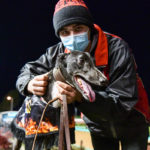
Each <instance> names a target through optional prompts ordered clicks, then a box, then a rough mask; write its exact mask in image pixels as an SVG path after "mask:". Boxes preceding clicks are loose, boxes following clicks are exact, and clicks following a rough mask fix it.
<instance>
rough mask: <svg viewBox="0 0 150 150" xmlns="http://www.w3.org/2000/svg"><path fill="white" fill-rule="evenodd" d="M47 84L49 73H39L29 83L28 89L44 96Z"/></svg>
mask: <svg viewBox="0 0 150 150" xmlns="http://www.w3.org/2000/svg"><path fill="white" fill-rule="evenodd" d="M47 85H48V74H47V73H46V74H42V75H38V76H35V77H34V78H33V79H32V80H31V81H30V82H29V83H28V86H27V91H28V92H29V93H32V94H35V95H39V96H43V95H44V94H45V92H46V89H47Z"/></svg>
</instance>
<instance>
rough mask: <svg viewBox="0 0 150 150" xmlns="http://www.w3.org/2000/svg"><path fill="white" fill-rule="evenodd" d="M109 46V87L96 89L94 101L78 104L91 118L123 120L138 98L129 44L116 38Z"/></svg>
mask: <svg viewBox="0 0 150 150" xmlns="http://www.w3.org/2000/svg"><path fill="white" fill-rule="evenodd" d="M110 48H112V49H113V50H112V51H111V52H110V55H109V85H108V87H107V88H106V89H105V90H101V89H100V88H99V87H97V88H96V89H95V93H96V101H95V102H93V103H89V102H83V103H81V104H79V105H78V108H79V110H80V111H81V112H83V113H84V114H85V115H86V116H87V117H89V119H91V120H93V121H95V120H97V119H103V120H116V119H117V120H119V119H124V118H126V117H127V116H128V113H129V112H130V111H131V110H132V108H133V107H134V105H135V104H136V103H137V100H138V98H137V97H138V94H137V83H136V70H135V64H134V60H133V56H132V54H131V52H130V50H129V47H128V45H127V44H126V43H125V42H124V41H122V40H118V41H116V43H115V44H114V43H113V46H112V47H110Z"/></svg>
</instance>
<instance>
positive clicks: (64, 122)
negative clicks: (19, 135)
mask: <svg viewBox="0 0 150 150" xmlns="http://www.w3.org/2000/svg"><path fill="white" fill-rule="evenodd" d="M56 100H59V98H57V97H56V98H54V99H52V100H50V101H49V102H48V103H47V104H46V106H45V108H44V110H43V113H42V116H41V119H40V122H39V125H38V128H37V130H36V133H35V137H34V141H33V145H32V150H34V147H35V142H36V139H37V135H38V131H39V128H40V125H41V122H42V120H43V117H44V114H45V111H46V109H47V107H48V105H49V104H51V103H52V102H54V101H56ZM62 100H63V101H62V104H61V110H60V128H59V142H58V149H59V150H63V148H64V143H63V142H64V129H65V137H66V144H67V150H71V142H70V131H69V119H68V107H67V99H66V95H62Z"/></svg>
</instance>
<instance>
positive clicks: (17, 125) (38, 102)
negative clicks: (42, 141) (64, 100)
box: [12, 95, 75, 140]
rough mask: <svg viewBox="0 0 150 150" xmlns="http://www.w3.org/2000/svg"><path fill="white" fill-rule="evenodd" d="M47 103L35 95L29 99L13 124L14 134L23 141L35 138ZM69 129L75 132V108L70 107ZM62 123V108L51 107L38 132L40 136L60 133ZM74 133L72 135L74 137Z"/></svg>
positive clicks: (46, 112)
mask: <svg viewBox="0 0 150 150" xmlns="http://www.w3.org/2000/svg"><path fill="white" fill-rule="evenodd" d="M46 104H47V102H46V101H44V99H42V98H41V97H38V96H35V95H33V96H32V97H27V98H26V99H25V100H24V103H23V105H22V107H21V108H20V110H19V111H18V114H17V115H16V117H15V119H14V120H13V123H12V130H13V131H12V132H13V133H14V134H15V135H16V136H17V138H20V139H21V140H22V139H24V138H28V137H30V138H31V137H34V136H35V134H36V132H37V128H38V125H39V122H40V119H41V116H42V113H43V110H44V108H45V106H46ZM68 115H69V116H68V117H69V128H70V130H72V129H73V130H72V131H74V127H75V122H74V108H73V105H71V104H70V105H68ZM59 123H60V108H54V107H52V106H51V105H49V106H48V107H47V109H46V111H45V114H44V117H43V120H42V122H41V124H40V128H39V130H38V136H47V135H49V134H55V133H58V129H59ZM73 135H74V133H71V136H73Z"/></svg>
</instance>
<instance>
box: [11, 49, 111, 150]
mask: <svg viewBox="0 0 150 150" xmlns="http://www.w3.org/2000/svg"><path fill="white" fill-rule="evenodd" d="M48 76H49V84H48V87H47V92H46V94H45V95H44V96H43V97H38V96H35V95H33V96H31V97H28V98H26V99H25V101H24V104H23V105H22V107H21V109H20V110H19V112H18V115H17V116H16V118H15V119H14V120H13V122H12V132H13V133H14V135H16V137H18V141H17V143H18V144H16V146H15V148H14V149H15V150H19V149H20V145H21V143H22V141H25V146H26V150H31V149H32V143H33V138H34V135H35V132H34V130H35V129H34V128H35V127H37V124H38V123H39V120H40V116H41V112H42V111H43V109H44V107H45V105H46V104H47V102H48V101H49V100H51V99H53V98H55V97H57V95H56V90H57V89H56V85H55V84H56V81H62V82H65V83H67V84H69V85H71V86H72V87H74V88H75V89H76V90H78V91H79V92H80V93H81V95H82V97H83V100H85V101H90V102H94V101H95V92H94V91H93V89H92V87H94V86H99V87H105V86H106V85H107V83H108V80H107V78H106V77H105V75H104V74H103V73H102V72H101V71H99V70H98V69H97V68H96V67H95V65H94V62H93V60H92V58H91V56H90V54H89V53H88V52H80V51H73V52H71V53H61V54H59V55H58V57H57V59H56V64H55V67H54V69H52V70H51V71H50V72H48ZM59 107H60V101H59V100H57V101H55V102H53V103H52V104H51V105H50V106H49V108H48V110H47V111H46V114H45V119H44V121H45V122H43V124H42V126H43V128H44V127H46V126H48V128H45V129H44V130H42V129H41V130H40V132H39V139H37V140H38V142H36V148H35V150H42V149H43V148H45V149H50V147H51V146H48V145H49V144H48V143H51V144H50V145H54V144H55V142H56V139H57V140H58V138H56V136H55V135H57V137H58V126H59V124H60V123H59V120H58V118H59V115H58V113H59V112H60V109H59ZM70 107H71V106H70ZM72 110H73V107H71V108H70V110H69V109H68V114H69V123H70V124H72V122H73V119H72V116H73V115H74V112H72ZM46 122H48V123H47V124H46ZM49 122H50V126H49ZM31 123H33V124H32V126H29V127H28V125H31ZM45 124H46V125H45ZM70 124H69V127H70V126H71V125H70ZM52 127H53V128H52ZM41 128H42V127H41ZM49 128H50V129H49ZM31 129H33V130H32V131H31ZM36 129H37V128H36ZM29 131H30V132H29ZM42 131H43V132H42ZM73 132H74V130H73ZM49 133H50V134H49ZM41 137H42V138H41Z"/></svg>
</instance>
